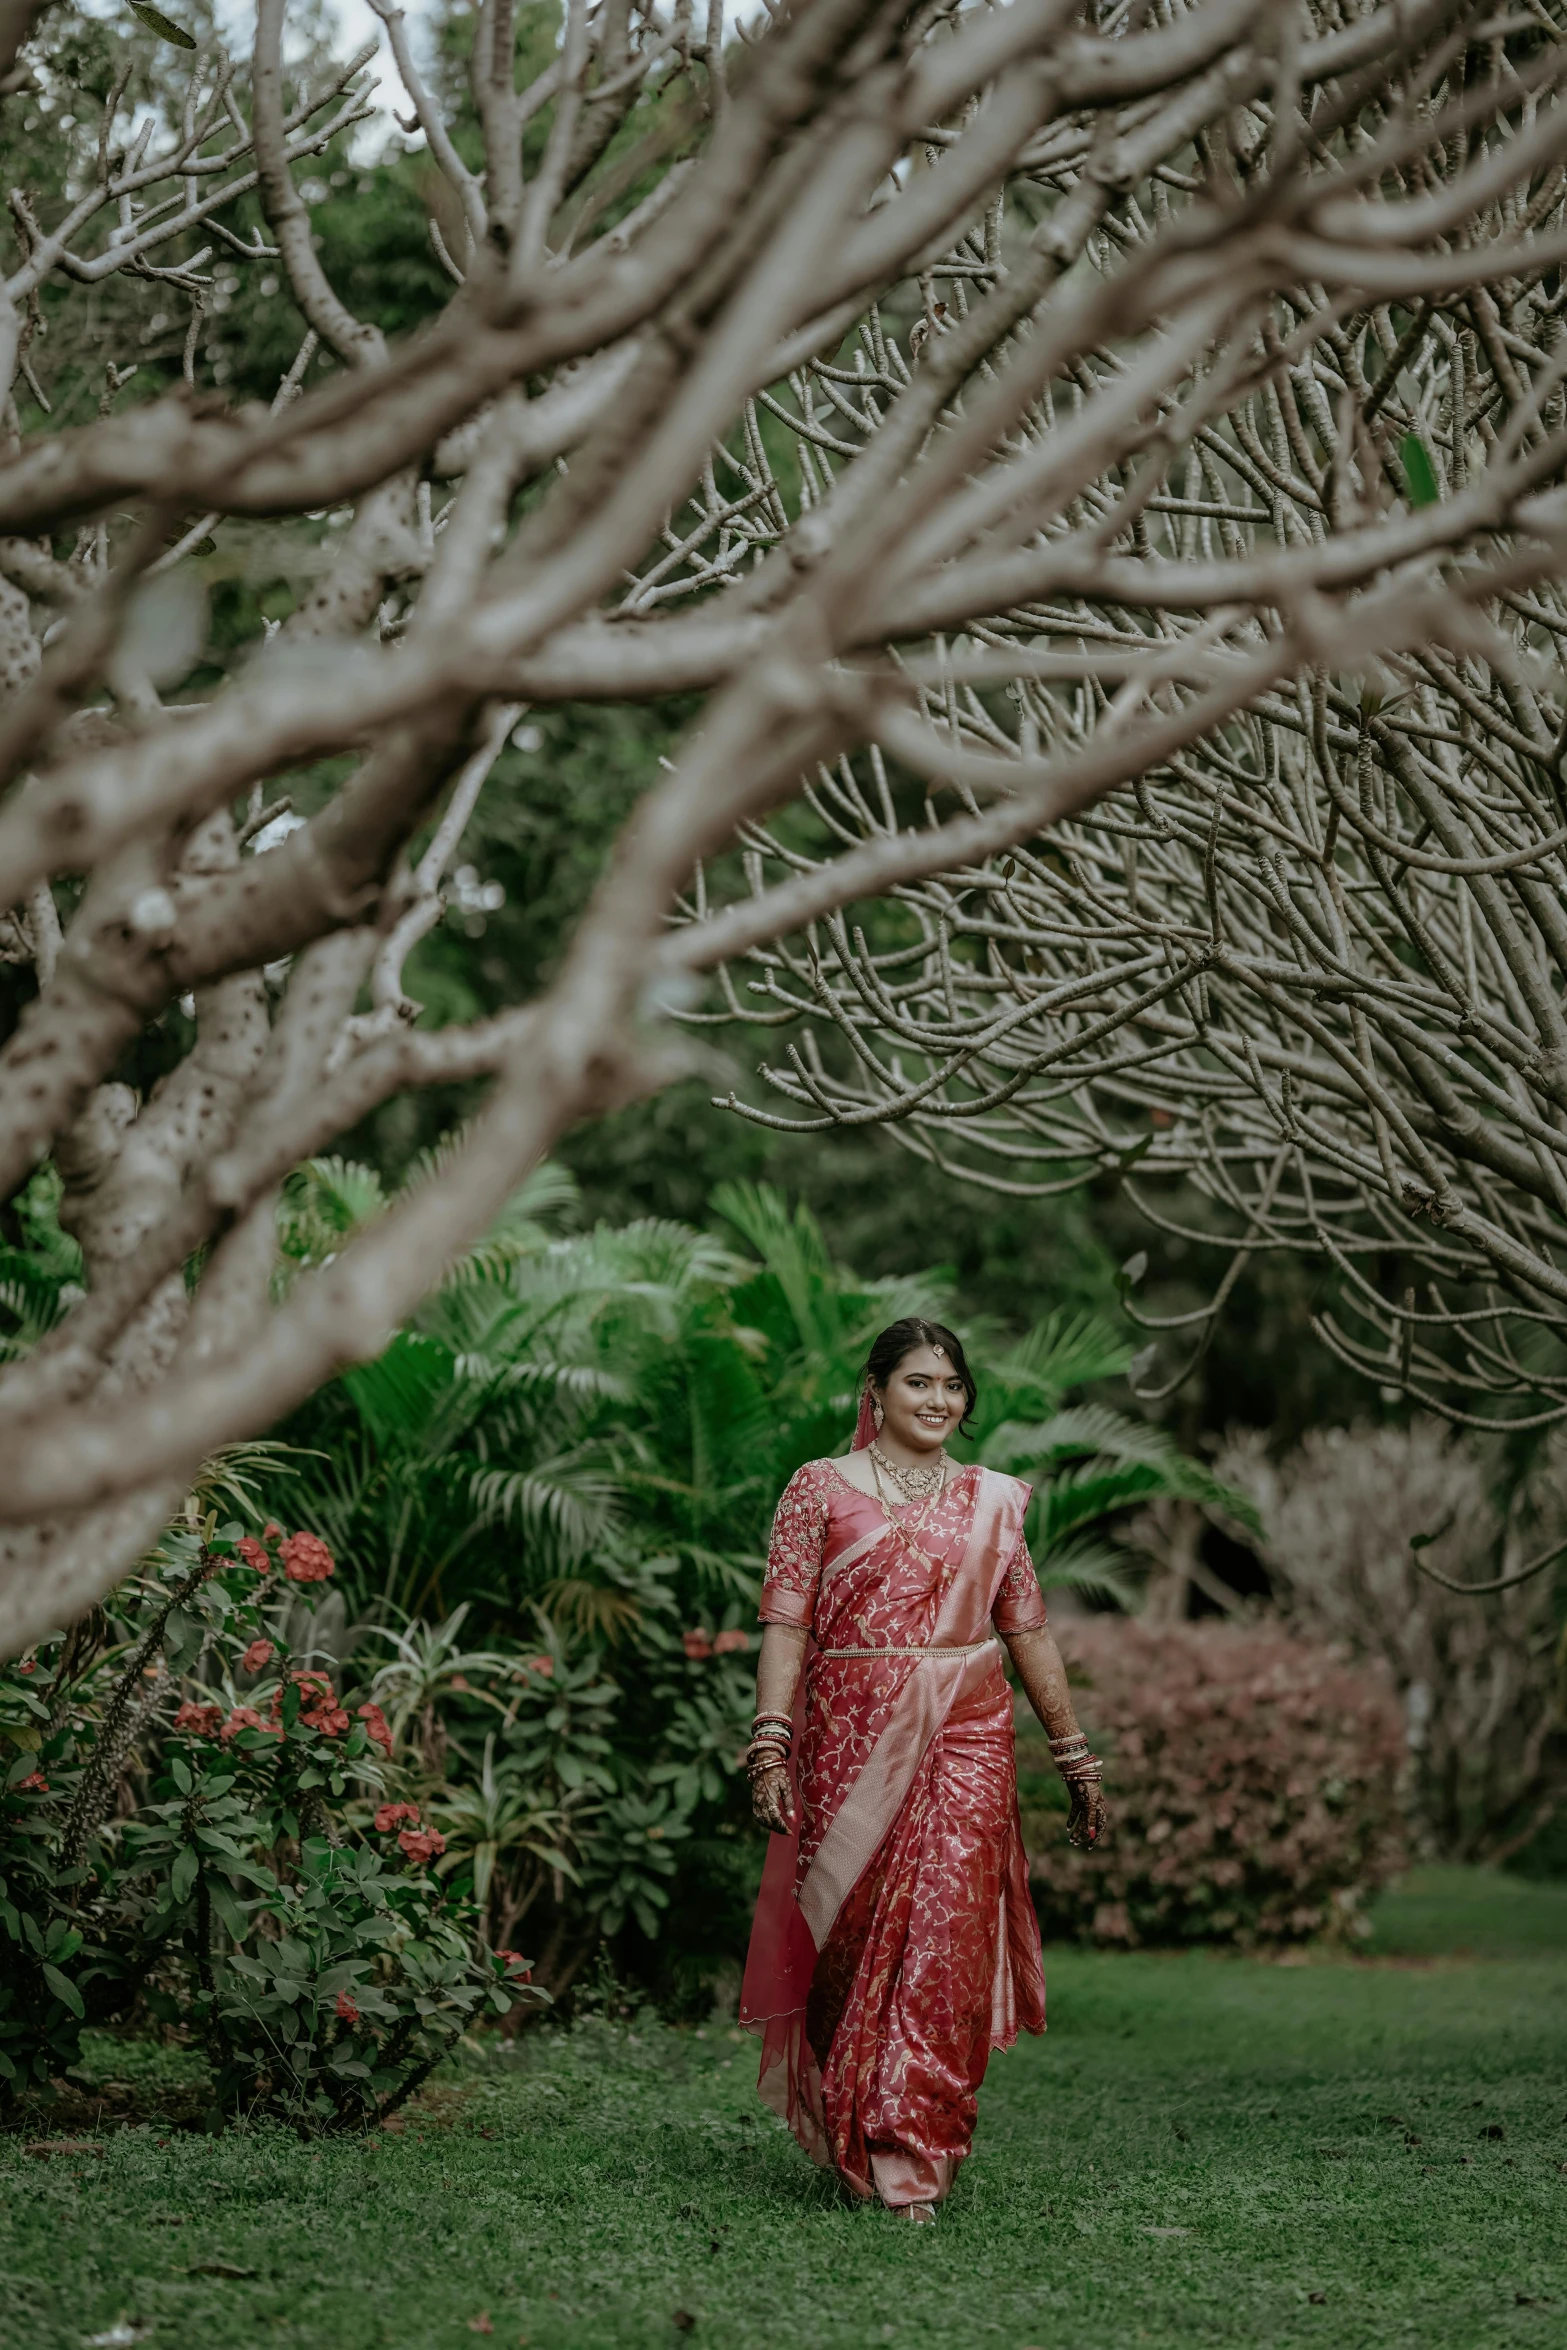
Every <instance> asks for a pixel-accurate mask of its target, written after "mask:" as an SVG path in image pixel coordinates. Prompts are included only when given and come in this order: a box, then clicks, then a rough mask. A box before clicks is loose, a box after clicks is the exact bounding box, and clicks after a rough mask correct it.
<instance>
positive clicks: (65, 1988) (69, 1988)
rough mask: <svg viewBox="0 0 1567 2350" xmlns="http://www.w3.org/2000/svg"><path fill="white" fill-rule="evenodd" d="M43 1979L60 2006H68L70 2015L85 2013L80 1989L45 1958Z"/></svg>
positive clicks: (82, 2014)
mask: <svg viewBox="0 0 1567 2350" xmlns="http://www.w3.org/2000/svg"><path fill="white" fill-rule="evenodd" d="M44 1981H45V1982H46V1983H47V1984H48V1986H49V1988H50V1990H51V1991H52V1992H53V1993H54V1995H55V1997H56V1999H58V2000H59V2002H60V2004H61V2006H62V2007H68V2008H69V2009H70V2011H71V2013H72V2015H74V2016H84V2015H85V2014H86V2013H87V2009H86V2007H85V2006H84V2004H83V2001H82V1995H81V1993H80V1991H78V1990H77V1988H76V1985H75V1984H74V1983H73V1982H72V1981H71V1978H70V1976H69V1975H62V1974H61V1972H60V1970H59V1968H58V1967H57V1966H50V1964H49V1962H48V1960H47V1959H46V1960H45V1961H44Z"/></svg>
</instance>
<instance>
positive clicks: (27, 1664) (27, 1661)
mask: <svg viewBox="0 0 1567 2350" xmlns="http://www.w3.org/2000/svg"><path fill="white" fill-rule="evenodd" d="M16 1669H17V1671H18V1672H19V1673H36V1672H37V1670H38V1659H37V1658H36V1657H35V1656H29V1657H24V1658H23V1660H22V1662H21V1663H20V1664H19V1665H18V1666H17V1668H16Z"/></svg>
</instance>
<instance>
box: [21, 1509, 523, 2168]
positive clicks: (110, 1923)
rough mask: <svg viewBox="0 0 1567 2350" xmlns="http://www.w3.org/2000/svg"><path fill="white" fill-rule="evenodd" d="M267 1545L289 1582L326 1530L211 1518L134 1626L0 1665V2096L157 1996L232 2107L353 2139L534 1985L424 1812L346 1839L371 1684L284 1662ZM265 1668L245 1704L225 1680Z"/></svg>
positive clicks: (317, 1566)
mask: <svg viewBox="0 0 1567 2350" xmlns="http://www.w3.org/2000/svg"><path fill="white" fill-rule="evenodd" d="M274 1543H275V1544H277V1545H278V1556H279V1558H280V1559H281V1560H282V1563H283V1567H284V1574H285V1577H286V1578H289V1579H291V1580H293V1581H295V1582H303V1583H306V1584H309V1583H316V1582H320V1581H321V1580H323V1579H324V1577H325V1576H326V1575H327V1574H329V1573H330V1572H331V1554H330V1552H329V1551H328V1549H327V1546H326V1544H325V1543H323V1542H321V1541H319V1540H318V1538H317V1537H316V1536H314V1535H309V1534H303V1533H301V1534H295V1535H292V1536H289V1537H288V1538H287V1539H286V1540H285V1539H281V1538H280V1530H279V1529H278V1528H277V1527H276V1526H275V1525H272V1526H269V1527H268V1528H267V1530H266V1533H265V1535H264V1536H263V1538H262V1540H261V1541H259V1542H258V1541H257V1540H256V1539H255V1538H254V1537H252V1536H247V1535H242V1534H241V1533H240V1532H239V1529H238V1528H237V1527H226V1528H223V1529H222V1530H221V1531H220V1530H219V1529H218V1528H217V1527H216V1525H215V1523H213V1522H212V1521H210V1520H209V1521H207V1522H206V1523H204V1524H203V1525H201V1526H200V1527H192V1528H188V1529H185V1530H183V1531H181V1532H178V1533H176V1534H175V1535H173V1536H171V1537H169V1538H168V1539H167V1540H166V1541H165V1543H164V1545H163V1548H162V1551H161V1552H160V1554H159V1558H158V1559H157V1561H155V1562H154V1572H153V1574H152V1575H151V1576H150V1577H149V1578H147V1579H146V1580H145V1581H144V1582H143V1583H142V1585H141V1586H140V1588H139V1589H138V1590H135V1591H134V1592H131V1591H128V1592H127V1593H126V1594H122V1595H120V1596H121V1598H122V1599H123V1600H124V1601H125V1602H126V1606H127V1610H128V1615H127V1620H126V1621H125V1622H124V1623H123V1624H122V1625H120V1626H118V1627H116V1626H109V1627H103V1626H102V1625H101V1623H100V1624H99V1625H98V1626H97V1627H94V1626H93V1625H92V1624H88V1625H83V1626H78V1627H77V1628H76V1629H75V1630H74V1631H73V1632H72V1633H71V1634H69V1635H68V1636H67V1637H66V1638H65V1639H64V1640H63V1641H61V1640H56V1641H54V1642H52V1643H50V1644H49V1645H48V1646H47V1647H46V1648H45V1649H43V1650H41V1651H40V1652H39V1653H38V1654H37V1655H34V1656H31V1657H24V1658H22V1659H21V1660H19V1662H17V1663H16V1664H14V1665H10V1666H7V1667H5V1668H3V1669H0V1758H4V1767H3V1772H0V1777H3V1791H0V2095H3V2094H5V2093H6V2092H7V2091H10V2092H13V2093H14V2092H16V2091H18V2090H20V2089H23V2088H25V2087H28V2086H38V2085H41V2084H44V2083H46V2082H48V2081H49V2080H50V2079H52V2078H53V2077H54V2076H56V2075H58V2074H59V2073H61V2072H63V2071H66V2070H68V2069H69V2067H70V2066H71V2065H72V2064H73V2063H75V2062H76V2060H77V2057H78V2055H79V2035H80V2032H81V2030H82V2028H83V2026H84V2025H85V2024H88V2023H104V2022H110V2021H114V2020H117V2019H120V2018H123V2017H125V2016H127V2015H129V2014H130V2013H131V2012H132V2011H133V2010H134V2009H135V2008H136V2006H137V2004H138V2002H141V2003H144V2004H145V2006H146V2007H147V2008H149V2009H150V2010H151V2012H152V2013H153V2014H154V2015H156V2016H158V2017H160V2018H161V2019H162V2020H164V2021H165V2022H168V2023H178V2024H182V2025H184V2026H185V2027H186V2028H187V2029H188V2030H189V2031H190V2033H191V2035H192V2037H193V2038H195V2039H196V2040H197V2041H198V2042H199V2043H200V2044H201V2045H202V2046H203V2047H204V2049H205V2051H206V2053H207V2056H208V2058H209V2060H210V2063H211V2067H212V2075H213V2096H214V2111H215V2114H217V2115H225V2114H231V2113H234V2112H236V2111H243V2112H246V2113H249V2114H255V2113H258V2112H260V2113H270V2114H272V2115H274V2116H275V2117H277V2118H279V2119H284V2120H287V2121H289V2122H291V2123H292V2124H294V2125H295V2126H296V2127H300V2128H305V2129H345V2128H355V2127H361V2126H364V2125H366V2124H368V2123H371V2122H373V2121H375V2120H376V2119H377V2118H379V2117H381V2116H384V2115H385V2114H387V2113H389V2112H390V2111H392V2110H393V2109H394V2108H395V2107H396V2106H397V2105H399V2104H401V2103H402V2101H403V2100H404V2099H405V2098H406V2097H407V2096H408V2095H409V2094H410V2093H411V2092H412V2090H413V2089H414V2088H416V2087H417V2086H418V2084H419V2082H420V2081H422V2080H423V2079H424V2077H425V2075H426V2074H427V2073H428V2072H429V2071H430V2070H431V2068H432V2067H433V2066H434V2065H435V2064H436V2063H438V2062H439V2060H440V2058H441V2057H442V2056H443V2055H444V2054H445V2052H446V2051H447V2049H448V2048H449V2047H450V2046H451V2045H452V2043H453V2041H454V2040H455V2039H456V2038H457V2037H458V2036H459V2034H460V2033H461V2032H462V2031H464V2030H465V2029H466V2028H467V2026H468V2025H469V2024H470V2023H471V2022H473V2021H474V2020H475V2019H476V2018H477V2017H478V2016H479V2015H480V2014H481V2013H483V2012H484V2011H485V2010H486V2009H488V2010H490V2011H492V2012H494V2013H496V2014H500V2015H504V2014H506V2013H507V2012H508V2011H509V2010H510V2008H511V2007H512V2005H513V2004H514V2001H515V2000H516V1998H517V1997H519V1996H522V1997H532V1998H538V1997H541V1996H542V1994H541V1993H539V1992H536V1991H530V1990H527V1989H525V1988H524V1986H525V1984H526V1973H525V1972H519V1970H518V1968H517V1966H516V1965H514V1964H513V1963H512V1962H511V1957H510V1954H508V1957H507V1958H504V1959H503V1958H500V1957H495V1956H491V1955H490V1954H488V1953H484V1952H476V1951H475V1949H474V1946H473V1912H472V1908H471V1904H470V1903H469V1902H468V1901H466V1900H465V1899H464V1898H463V1897H462V1895H461V1894H459V1893H454V1891H453V1890H452V1889H451V1887H449V1886H447V1885H445V1884H443V1883H442V1882H441V1881H440V1880H439V1879H438V1878H437V1877H436V1876H435V1875H434V1874H432V1872H431V1870H430V1868H429V1863H430V1862H431V1861H432V1860H433V1859H435V1858H436V1857H437V1856H438V1855H440V1854H441V1853H442V1852H444V1850H445V1840H444V1838H443V1837H442V1836H441V1835H440V1834H439V1832H438V1831H436V1830H433V1829H430V1828H426V1827H421V1825H420V1815H419V1811H418V1808H417V1807H416V1806H415V1805H412V1804H408V1803H399V1802H395V1801H393V1802H383V1803H381V1804H380V1805H379V1808H378V1809H377V1810H376V1812H375V1833H374V1835H369V1834H367V1835H366V1836H365V1837H363V1838H362V1839H361V1838H359V1837H357V1836H355V1835H354V1833H353V1832H352V1829H351V1826H350V1821H351V1818H352V1817H353V1816H354V1815H355V1812H356V1810H357V1807H358V1806H359V1803H360V1799H361V1798H363V1797H364V1796H368V1797H369V1798H370V1799H371V1801H372V1803H373V1802H374V1800H375V1799H376V1798H377V1797H378V1796H380V1795H382V1794H383V1793H384V1777H383V1773H384V1770H385V1765H386V1762H387V1760H388V1758H389V1757H390V1756H391V1753H392V1745H393V1742H392V1736H391V1731H390V1728H389V1726H388V1724H387V1721H386V1718H385V1715H384V1713H383V1711H382V1709H381V1707H380V1705H379V1704H378V1703H377V1702H376V1701H375V1700H374V1699H373V1698H367V1699H366V1700H365V1701H364V1702H363V1703H360V1704H355V1703H354V1701H353V1699H352V1698H344V1697H343V1696H341V1695H340V1693H339V1691H338V1689H337V1687H336V1686H335V1684H334V1681H333V1679H332V1677H331V1676H330V1675H329V1674H327V1673H326V1672H323V1671H322V1670H320V1669H319V1668H318V1667H317V1666H316V1665H313V1664H305V1663H296V1662H294V1661H293V1660H292V1658H291V1657H290V1655H289V1653H288V1649H287V1645H286V1643H285V1641H284V1638H283V1633H282V1629H281V1626H282V1623H283V1622H284V1621H297V1619H296V1618H295V1617H293V1616H291V1615H288V1614H285V1616H283V1617H280V1618H279V1619H278V1620H277V1621H275V1622H274V1623H272V1624H271V1625H270V1626H268V1627H267V1628H265V1629H263V1627H262V1624H261V1611H262V1609H263V1607H265V1606H268V1605H270V1604H275V1602H274V1599H273V1595H274V1594H275V1593H276V1592H277V1590H278V1586H277V1584H276V1583H273V1582H271V1581H270V1580H269V1578H270V1576H271V1570H272V1556H271V1551H270V1549H269V1548H268V1545H269V1544H274ZM323 1560H324V1561H325V1562H326V1563H325V1565H324V1566H323V1564H322V1562H323ZM300 1568H304V1569H305V1570H308V1571H306V1572H303V1573H301V1572H299V1571H298V1570H299V1569H300ZM295 1605H296V1607H297V1605H298V1603H297V1602H296V1603H295ZM307 1621H308V1619H307ZM117 1634H118V1635H119V1637H116V1635H117ZM108 1642H112V1643H113V1645H112V1646H110V1645H107V1643H108ZM127 1652H128V1653H127ZM198 1662H199V1663H200V1665H201V1666H202V1669H203V1672H204V1676H205V1679H206V1689H205V1690H204V1691H202V1692H201V1693H200V1694H198V1695H182V1694H181V1693H180V1689H179V1685H178V1681H177V1679H176V1675H175V1674H174V1673H173V1672H172V1671H171V1670H170V1669H169V1666H170V1665H171V1664H172V1663H179V1664H180V1665H181V1666H182V1667H183V1668H185V1669H189V1668H190V1667H191V1666H194V1665H195V1664H197V1663H198ZM269 1673H270V1674H271V1675H272V1678H271V1680H270V1683H267V1682H263V1684H262V1685H261V1686H259V1687H257V1688H255V1689H254V1690H253V1691H252V1693H251V1701H250V1702H235V1695H236V1693H235V1687H234V1676H236V1675H243V1676H246V1677H251V1678H253V1677H255V1676H257V1675H267V1674H269ZM214 1683H217V1684H218V1685H219V1686H221V1687H222V1689H223V1691H224V1695H223V1697H222V1698H221V1700H220V1699H219V1698H217V1697H214V1696H212V1695H210V1694H208V1692H210V1691H211V1689H212V1687H213V1685H214ZM405 1822H406V1823H409V1824H408V1825H406V1826H405V1825H404V1823H405ZM398 1829H401V1831H402V1832H401V1833H400V1834H395V1840H394V1841H393V1842H392V1843H391V1844H388V1842H387V1841H386V1839H387V1836H388V1834H389V1833H393V1832H395V1831H396V1830H398ZM399 1848H400V1849H399Z"/></svg>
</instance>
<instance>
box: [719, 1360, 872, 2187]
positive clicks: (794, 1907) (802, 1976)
mask: <svg viewBox="0 0 1567 2350" xmlns="http://www.w3.org/2000/svg"><path fill="white" fill-rule="evenodd" d="M875 1434H876V1414H875V1409H874V1407H873V1405H872V1402H871V1391H870V1386H869V1383H868V1382H867V1384H866V1386H865V1388H864V1390H863V1391H862V1393H861V1396H860V1412H859V1418H858V1419H857V1420H856V1421H855V1423H854V1442H853V1444H852V1446H851V1447H850V1450H851V1451H853V1452H863V1451H864V1450H865V1447H866V1446H867V1445H868V1444H869V1443H870V1442H871V1440H872V1438H873V1437H874V1436H875ZM809 1655H810V1643H809V1641H808V1642H807V1643H806V1657H807V1659H808V1658H809ZM804 1715H805V1668H804V1663H803V1662H802V1665H801V1670H800V1678H799V1681H798V1682H797V1683H796V1685H795V1692H794V1749H795V1752H796V1753H798V1751H799V1745H800V1726H801V1723H802V1721H803V1719H804ZM789 1786H790V1789H791V1792H792V1793H793V1796H794V1821H795V1824H794V1828H793V1830H792V1831H791V1833H790V1834H789V1835H787V1836H770V1837H769V1838H768V1842H767V1859H766V1861H765V1863H764V1864H763V1868H762V1889H761V1892H760V1894H759V1895H758V1897H757V1904H756V1922H755V1924H754V1926H753V1927H752V1930H751V1947H750V1950H749V1953H748V1954H747V1957H746V1962H745V1980H744V1982H743V1983H742V1984H741V1987H740V2021H741V2023H742V2024H743V2025H744V2027H745V2029H746V2030H747V2031H748V2032H756V2033H759V2034H760V2036H761V2042H762V2064H761V2077H760V2080H759V2082H758V2089H759V2092H760V2095H761V2098H762V2102H763V2103H764V2104H765V2105H768V2106H770V2107H771V2108H772V2110H773V2112H774V2113H776V2114H778V2115H780V2116H781V2117H782V2118H783V2120H785V2121H786V2122H787V2123H788V2124H789V2127H790V2128H791V2129H792V2130H793V2132H794V2134H795V2136H796V2137H797V2138H798V2139H799V2141H800V2143H801V2145H802V2146H804V2147H805V2148H806V2150H807V2152H808V2153H809V2154H810V2155H811V2156H812V2157H813V2159H814V2160H815V2161H817V2162H819V2163H821V2164H822V2165H823V2166H824V2168H826V2169H829V2170H830V2169H831V2168H832V2150H831V2147H830V2145H829V2142H828V2137H827V2123H826V2118H825V2116H824V2114H823V2111H822V2077H821V2069H820V2067H819V2066H818V2064H817V2062H816V2057H815V2055H814V2053H813V2051H812V2049H811V2047H810V2044H809V2042H808V2041H807V2039H806V2037H805V2003H806V2001H807V1999H808V1998H809V1997H810V1992H811V1978H812V1976H813V1975H814V1974H815V1972H816V1959H817V1949H816V1944H815V1942H814V1941H813V1940H812V1937H811V1931H810V1928H809V1927H808V1926H807V1925H806V1922H805V1920H804V1918H803V1917H802V1916H801V1915H800V1905H799V1902H798V1901H797V1900H796V1899H795V1879H796V1877H797V1875H798V1873H799V1860H800V1789H799V1784H798V1781H797V1778H796V1775H795V1766H794V1762H793V1760H792V1759H791V1761H790V1764H789Z"/></svg>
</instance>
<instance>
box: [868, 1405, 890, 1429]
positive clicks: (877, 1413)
mask: <svg viewBox="0 0 1567 2350" xmlns="http://www.w3.org/2000/svg"><path fill="white" fill-rule="evenodd" d="M886 1417H887V1415H886V1413H885V1412H884V1411H883V1410H882V1408H881V1405H880V1404H879V1403H877V1401H876V1399H875V1397H874V1396H873V1397H872V1398H871V1418H872V1419H873V1420H874V1421H875V1423H876V1430H877V1433H878V1435H879V1434H880V1432H881V1424H882V1422H883V1420H884V1419H885V1418H886Z"/></svg>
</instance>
